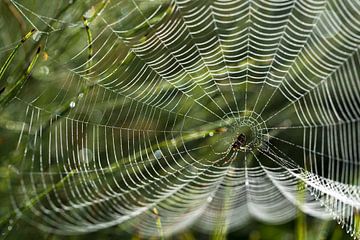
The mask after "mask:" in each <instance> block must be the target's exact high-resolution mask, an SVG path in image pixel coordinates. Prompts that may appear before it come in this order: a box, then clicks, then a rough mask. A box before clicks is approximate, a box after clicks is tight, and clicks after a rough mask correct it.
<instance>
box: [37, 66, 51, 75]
mask: <svg viewBox="0 0 360 240" xmlns="http://www.w3.org/2000/svg"><path fill="white" fill-rule="evenodd" d="M39 72H40V74H42V75H48V74H49V72H50V70H49V68H48V67H47V66H41V67H40V69H39Z"/></svg>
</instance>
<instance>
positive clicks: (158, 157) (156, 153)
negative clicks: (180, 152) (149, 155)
mask: <svg viewBox="0 0 360 240" xmlns="http://www.w3.org/2000/svg"><path fill="white" fill-rule="evenodd" d="M154 156H155V159H158V160H159V159H160V158H162V156H163V154H162V152H161V150H160V149H158V150H156V151H155V152H154Z"/></svg>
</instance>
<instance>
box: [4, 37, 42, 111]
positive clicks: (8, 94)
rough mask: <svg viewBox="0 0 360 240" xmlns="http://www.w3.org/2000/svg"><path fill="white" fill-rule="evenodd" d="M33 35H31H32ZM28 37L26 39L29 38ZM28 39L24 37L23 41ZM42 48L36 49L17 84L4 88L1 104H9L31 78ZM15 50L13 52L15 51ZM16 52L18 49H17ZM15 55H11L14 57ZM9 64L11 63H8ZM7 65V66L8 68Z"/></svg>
mask: <svg viewBox="0 0 360 240" xmlns="http://www.w3.org/2000/svg"><path fill="white" fill-rule="evenodd" d="M28 35H29V34H27V38H28V37H29V36H28ZM30 36H31V35H30ZM27 38H26V39H27ZM26 39H23V40H22V43H23V42H24V41H25V40H26ZM40 50H41V47H40V46H39V47H38V49H37V50H36V53H35V56H34V57H33V59H32V60H31V62H30V64H29V66H28V67H27V68H26V70H25V72H24V74H23V75H22V76H21V77H20V78H19V79H18V80H17V81H15V84H14V85H13V86H9V87H8V88H9V90H7V88H5V89H4V90H3V93H2V95H1V96H0V106H1V105H5V104H7V103H8V102H9V101H11V99H13V98H14V97H15V96H16V95H17V94H18V92H19V90H20V89H21V88H22V87H23V86H24V84H25V81H26V80H27V79H28V78H29V76H30V74H31V71H32V69H33V68H34V66H35V63H36V61H37V59H38V58H39V54H40ZM14 51H15V50H14ZM14 51H13V53H14ZM15 52H16V51H15ZM12 58H13V57H11V59H12ZM8 64H9V63H8ZM6 68H7V67H5V69H6Z"/></svg>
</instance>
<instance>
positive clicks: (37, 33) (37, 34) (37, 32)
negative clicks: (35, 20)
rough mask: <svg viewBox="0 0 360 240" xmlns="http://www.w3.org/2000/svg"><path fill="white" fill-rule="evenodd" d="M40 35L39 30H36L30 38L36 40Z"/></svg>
mask: <svg viewBox="0 0 360 240" xmlns="http://www.w3.org/2000/svg"><path fill="white" fill-rule="evenodd" d="M40 37H41V32H39V31H36V32H35V33H34V34H33V35H32V39H33V40H34V41H35V42H38V41H39V40H40Z"/></svg>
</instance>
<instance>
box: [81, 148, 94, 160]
mask: <svg viewBox="0 0 360 240" xmlns="http://www.w3.org/2000/svg"><path fill="white" fill-rule="evenodd" d="M92 159H93V152H92V151H91V150H90V149H88V148H82V149H80V151H79V160H80V162H83V163H89V162H90V161H91V160H92Z"/></svg>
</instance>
